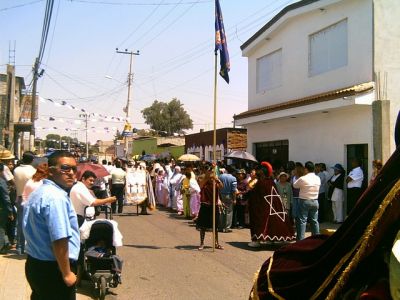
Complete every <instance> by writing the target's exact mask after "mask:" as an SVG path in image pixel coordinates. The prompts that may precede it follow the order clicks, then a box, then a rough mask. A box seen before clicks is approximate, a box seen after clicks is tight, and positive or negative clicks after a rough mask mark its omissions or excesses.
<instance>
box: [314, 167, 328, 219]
mask: <svg viewBox="0 0 400 300" xmlns="http://www.w3.org/2000/svg"><path fill="white" fill-rule="evenodd" d="M315 174H316V175H317V176H318V177H319V179H320V180H321V185H320V186H319V191H318V206H319V208H318V222H320V223H322V222H325V221H326V220H327V216H326V211H327V210H326V183H327V182H328V177H326V174H325V173H324V171H323V170H322V163H319V164H315Z"/></svg>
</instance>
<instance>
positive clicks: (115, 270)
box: [81, 206, 122, 300]
mask: <svg viewBox="0 0 400 300" xmlns="http://www.w3.org/2000/svg"><path fill="white" fill-rule="evenodd" d="M105 209H106V210H110V212H109V213H108V212H107V211H106V217H107V216H111V208H110V207H109V206H105ZM85 226H86V227H90V231H89V236H88V237H87V238H86V239H84V240H83V243H82V249H83V272H84V273H85V274H86V275H87V277H89V279H90V280H91V281H92V282H93V284H94V289H95V291H96V294H97V295H98V296H99V299H101V300H103V299H104V298H105V295H106V293H107V290H108V289H109V288H115V287H117V286H118V284H120V283H121V269H122V260H121V259H120V258H119V257H118V256H117V255H116V248H115V246H114V245H113V237H114V227H113V223H112V221H110V220H107V219H97V220H93V221H90V222H87V223H86V224H84V225H82V227H81V236H83V234H82V230H84V227H85ZM87 229H88V228H87ZM83 237H85V236H83Z"/></svg>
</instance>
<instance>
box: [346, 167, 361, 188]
mask: <svg viewBox="0 0 400 300" xmlns="http://www.w3.org/2000/svg"><path fill="white" fill-rule="evenodd" d="M348 176H349V177H351V179H353V180H352V181H350V182H349V183H347V187H348V188H349V189H351V188H361V186H362V183H363V180H364V173H363V170H362V169H361V168H360V167H357V168H354V169H353V170H351V171H350V173H349V175H348Z"/></svg>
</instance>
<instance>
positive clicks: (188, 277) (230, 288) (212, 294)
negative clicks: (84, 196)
mask: <svg viewBox="0 0 400 300" xmlns="http://www.w3.org/2000/svg"><path fill="white" fill-rule="evenodd" d="M124 209H125V211H124V214H123V215H121V216H115V217H114V220H116V221H117V222H118V223H119V229H120V231H121V232H122V234H123V236H124V240H123V241H124V246H123V247H120V248H118V249H117V254H118V255H119V256H121V258H122V259H123V260H124V266H123V271H122V276H123V277H122V282H123V284H122V285H119V286H118V287H117V288H115V289H110V294H109V295H107V297H106V299H247V297H248V294H249V292H250V289H251V285H252V280H253V276H254V273H255V272H256V271H257V270H258V268H259V267H260V266H261V264H262V263H263V262H264V260H265V259H266V258H267V257H269V256H270V255H271V254H272V251H271V250H273V249H272V248H271V247H270V248H267V247H266V248H262V249H261V250H260V249H259V250H252V249H251V248H249V247H248V246H247V243H248V242H249V238H250V233H249V229H241V230H238V229H237V230H233V232H231V233H220V243H221V245H223V246H224V248H225V250H215V253H213V252H212V248H211V246H212V240H211V233H209V232H207V233H206V240H205V246H206V247H205V249H204V250H203V251H198V250H197V247H198V244H199V233H198V231H197V230H196V229H195V227H194V226H193V225H189V221H188V220H185V219H184V218H183V217H178V216H177V215H176V214H173V213H170V212H167V211H165V210H162V209H161V210H155V211H152V212H150V214H151V215H139V216H136V214H135V213H133V212H136V208H133V207H125V208H124ZM78 292H79V293H80V294H84V295H87V296H89V295H91V291H90V288H89V283H88V282H84V283H83V286H82V288H80V289H79V290H78ZM84 298H86V297H84ZM79 299H83V298H82V297H81V296H80V297H79Z"/></svg>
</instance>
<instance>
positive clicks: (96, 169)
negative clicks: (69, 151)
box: [76, 163, 110, 180]
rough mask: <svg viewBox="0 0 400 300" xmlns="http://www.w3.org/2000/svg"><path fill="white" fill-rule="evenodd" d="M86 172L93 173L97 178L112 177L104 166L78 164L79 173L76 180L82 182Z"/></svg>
mask: <svg viewBox="0 0 400 300" xmlns="http://www.w3.org/2000/svg"><path fill="white" fill-rule="evenodd" d="M85 171H92V172H93V173H94V174H95V175H96V176H97V177H105V176H108V175H110V173H109V172H108V171H107V170H106V168H104V167H103V165H99V164H93V163H80V164H78V171H77V173H76V178H77V179H78V180H81V177H82V174H83V173H85Z"/></svg>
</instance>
